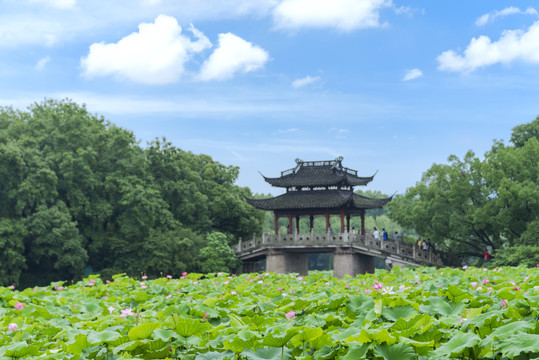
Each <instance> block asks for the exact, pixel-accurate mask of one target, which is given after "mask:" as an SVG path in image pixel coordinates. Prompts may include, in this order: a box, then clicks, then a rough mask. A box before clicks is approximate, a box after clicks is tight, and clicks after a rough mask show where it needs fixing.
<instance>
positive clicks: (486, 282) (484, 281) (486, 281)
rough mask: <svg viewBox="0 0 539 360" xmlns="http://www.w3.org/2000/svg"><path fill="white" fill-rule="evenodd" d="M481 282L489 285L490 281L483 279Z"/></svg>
mask: <svg viewBox="0 0 539 360" xmlns="http://www.w3.org/2000/svg"><path fill="white" fill-rule="evenodd" d="M482 282H483V284H488V283H490V280H489V279H483V280H482Z"/></svg>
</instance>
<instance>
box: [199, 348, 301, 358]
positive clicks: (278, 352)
mask: <svg viewBox="0 0 539 360" xmlns="http://www.w3.org/2000/svg"><path fill="white" fill-rule="evenodd" d="M291 353H292V350H291V349H281V348H275V347H274V348H269V349H265V348H260V349H256V351H253V350H250V349H245V351H243V352H242V354H241V355H242V357H243V356H245V357H246V358H247V359H248V360H274V359H281V356H282V359H283V360H289V359H291V358H292V356H291ZM197 360H198V357H197ZM211 360H213V359H211Z"/></svg>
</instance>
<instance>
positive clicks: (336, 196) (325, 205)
mask: <svg viewBox="0 0 539 360" xmlns="http://www.w3.org/2000/svg"><path fill="white" fill-rule="evenodd" d="M391 199H392V197H389V198H384V199H372V198H368V197H365V196H361V195H358V194H354V193H353V192H351V191H343V190H318V191H289V192H287V193H285V194H282V195H279V196H276V197H273V198H268V199H249V198H247V202H248V203H249V204H251V205H253V206H254V207H255V208H257V209H261V210H271V211H279V210H307V209H339V208H347V209H349V210H352V209H377V208H381V207H383V206H384V205H385V204H387V203H388V202H389V201H391Z"/></svg>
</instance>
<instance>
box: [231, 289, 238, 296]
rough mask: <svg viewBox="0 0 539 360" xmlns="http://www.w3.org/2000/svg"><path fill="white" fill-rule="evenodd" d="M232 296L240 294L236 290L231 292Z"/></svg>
mask: <svg viewBox="0 0 539 360" xmlns="http://www.w3.org/2000/svg"><path fill="white" fill-rule="evenodd" d="M230 294H231V295H238V293H237V292H235V291H234V290H232V291H231V292H230Z"/></svg>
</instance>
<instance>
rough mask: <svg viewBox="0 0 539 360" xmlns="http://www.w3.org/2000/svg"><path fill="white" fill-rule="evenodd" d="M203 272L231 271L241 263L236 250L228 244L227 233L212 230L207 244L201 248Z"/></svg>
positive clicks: (200, 255)
mask: <svg viewBox="0 0 539 360" xmlns="http://www.w3.org/2000/svg"><path fill="white" fill-rule="evenodd" d="M199 257H200V264H201V270H202V272H205V273H209V272H217V271H223V272H230V271H231V270H233V269H235V268H236V267H238V265H239V260H238V258H236V255H235V254H234V251H233V250H232V249H231V248H230V246H228V243H227V239H226V235H225V234H223V233H221V232H212V233H211V234H210V235H208V237H207V243H206V246H205V247H203V248H202V249H201V250H200V254H199Z"/></svg>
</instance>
